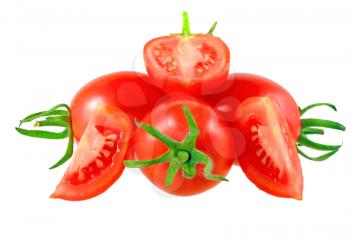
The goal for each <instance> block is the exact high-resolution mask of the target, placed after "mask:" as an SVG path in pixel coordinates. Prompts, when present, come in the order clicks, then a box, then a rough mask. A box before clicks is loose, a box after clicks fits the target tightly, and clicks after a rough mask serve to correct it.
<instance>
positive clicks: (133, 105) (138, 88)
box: [71, 72, 163, 140]
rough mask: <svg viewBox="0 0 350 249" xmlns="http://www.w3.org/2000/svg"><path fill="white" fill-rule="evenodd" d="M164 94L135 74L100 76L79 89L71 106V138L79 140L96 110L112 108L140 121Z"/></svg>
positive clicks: (147, 80)
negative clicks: (109, 106) (101, 105)
mask: <svg viewBox="0 0 350 249" xmlns="http://www.w3.org/2000/svg"><path fill="white" fill-rule="evenodd" d="M162 95H163V93H162V92H161V91H160V90H159V89H157V88H156V87H154V86H152V85H151V84H150V81H149V78H148V77H147V76H146V75H145V74H142V73H137V72H117V73H112V74H108V75H105V76H102V77H99V78H97V79H95V80H93V81H91V82H90V83H88V84H87V85H85V86H84V87H83V88H81V89H80V90H79V91H78V92H77V94H76V95H75V97H74V98H73V100H72V103H71V110H72V126H73V134H74V137H75V138H76V139H77V140H79V139H80V137H81V136H82V134H83V132H84V130H85V127H86V126H87V124H88V122H89V120H90V118H91V116H92V114H93V113H94V111H95V109H96V107H97V106H98V105H100V104H106V105H113V106H116V107H118V108H119V109H121V110H122V111H123V112H125V113H127V114H128V115H130V116H131V117H130V118H131V120H133V119H134V117H137V118H138V119H141V118H142V117H143V116H144V115H145V114H146V113H147V112H148V111H149V110H151V109H152V108H153V106H154V104H155V103H156V102H157V101H158V99H159V98H160V97H161V96H162Z"/></svg>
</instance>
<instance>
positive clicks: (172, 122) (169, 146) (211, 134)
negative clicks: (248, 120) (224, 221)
mask: <svg viewBox="0 0 350 249" xmlns="http://www.w3.org/2000/svg"><path fill="white" fill-rule="evenodd" d="M138 126H140V128H139V129H137V130H136V135H135V143H134V147H133V155H134V158H135V159H136V161H124V164H125V166H126V167H136V168H137V167H142V168H141V170H142V172H143V174H144V175H145V176H146V177H147V178H148V179H149V180H150V181H151V182H152V183H153V184H155V185H156V186H157V187H159V188H160V189H162V190H164V191H166V192H168V193H171V194H174V195H180V196H187V195H194V194H198V193H201V192H204V191H206V190H208V189H210V188H212V187H214V186H215V185H217V184H218V183H219V182H220V180H225V178H224V176H226V175H227V173H228V172H229V170H230V168H231V165H232V162H233V156H234V146H233V134H232V133H231V129H228V128H227V127H226V125H225V123H224V122H223V121H222V120H221V119H220V117H219V115H218V114H217V113H216V112H215V111H214V110H213V109H212V108H211V107H210V106H209V105H207V104H205V103H203V102H199V101H198V100H194V99H186V98H183V99H179V98H170V99H168V100H165V101H164V102H162V103H161V104H159V105H157V106H156V107H155V108H154V109H153V110H152V111H151V112H150V113H149V114H148V115H147V116H146V117H145V118H144V119H143V120H142V123H138ZM153 164H154V165H153Z"/></svg>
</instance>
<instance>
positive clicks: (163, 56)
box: [144, 35, 230, 96]
mask: <svg viewBox="0 0 350 249" xmlns="http://www.w3.org/2000/svg"><path fill="white" fill-rule="evenodd" d="M144 59H145V65H146V69H147V72H148V74H149V76H150V78H151V79H152V83H153V84H155V85H156V86H158V87H159V88H161V89H163V91H165V92H175V91H179V92H186V93H189V94H192V95H195V96H200V95H207V94H214V93H216V92H218V91H220V88H221V86H222V84H223V83H224V82H225V79H226V77H227V75H228V71H229V66H230V52H229V49H228V47H227V45H226V44H225V43H224V42H223V41H222V40H221V39H220V38H218V37H214V36H212V35H190V36H187V37H183V36H181V35H171V36H162V37H158V38H155V39H153V40H151V41H149V42H148V43H147V44H146V45H145V48H144Z"/></svg>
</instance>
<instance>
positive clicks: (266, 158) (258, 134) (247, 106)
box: [235, 97, 303, 200]
mask: <svg viewBox="0 0 350 249" xmlns="http://www.w3.org/2000/svg"><path fill="white" fill-rule="evenodd" d="M235 119H236V121H235V124H236V125H237V127H238V129H239V130H240V131H241V132H242V133H243V134H244V138H245V144H244V145H243V144H241V146H245V148H244V149H243V153H242V154H241V155H239V157H238V162H239V164H240V165H241V168H242V169H243V171H244V173H245V174H246V175H247V177H248V178H249V179H250V180H251V181H252V182H253V183H254V184H255V185H256V186H257V187H258V188H260V189H262V190H264V191H265V192H267V193H270V194H272V195H275V196H280V197H291V198H295V199H298V200H300V199H302V190H303V176H302V170H301V166H300V161H299V157H298V152H297V149H296V141H295V138H294V135H293V133H292V130H291V128H290V126H289V125H288V122H287V119H286V115H285V114H284V113H283V110H282V108H281V107H280V105H279V104H278V102H277V101H275V100H274V99H273V98H269V97H253V98H249V99H247V100H245V101H243V102H242V103H241V104H240V105H239V107H238V109H237V111H236V114H235Z"/></svg>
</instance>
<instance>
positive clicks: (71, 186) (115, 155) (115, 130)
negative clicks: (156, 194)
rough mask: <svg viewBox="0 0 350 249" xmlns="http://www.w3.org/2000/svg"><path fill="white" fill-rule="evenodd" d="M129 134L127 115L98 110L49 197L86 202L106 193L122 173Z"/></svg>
mask: <svg viewBox="0 0 350 249" xmlns="http://www.w3.org/2000/svg"><path fill="white" fill-rule="evenodd" d="M131 132H132V125H131V123H130V120H129V118H128V116H127V114H125V113H124V112H122V111H120V110H119V109H118V108H116V107H112V106H106V105H100V106H98V107H97V109H96V111H95V113H94V115H93V116H92V118H91V119H90V121H89V123H88V126H87V128H86V129H85V131H84V133H83V136H82V138H81V140H80V142H79V145H78V149H77V151H76V152H75V154H74V156H73V159H72V162H71V164H70V166H69V167H68V169H67V171H66V173H65V175H64V176H63V178H62V180H61V182H60V183H59V184H58V186H57V187H56V190H55V192H54V193H53V194H52V195H51V197H52V198H61V199H65V200H85V199H89V198H91V197H94V196H96V195H99V194H101V193H102V192H104V191H105V190H106V189H108V187H110V186H111V185H112V184H113V183H114V182H115V181H116V180H117V179H118V178H119V177H120V175H121V174H122V172H123V170H124V165H123V159H124V157H125V155H126V152H127V149H128V144H129V140H130V136H131Z"/></svg>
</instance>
